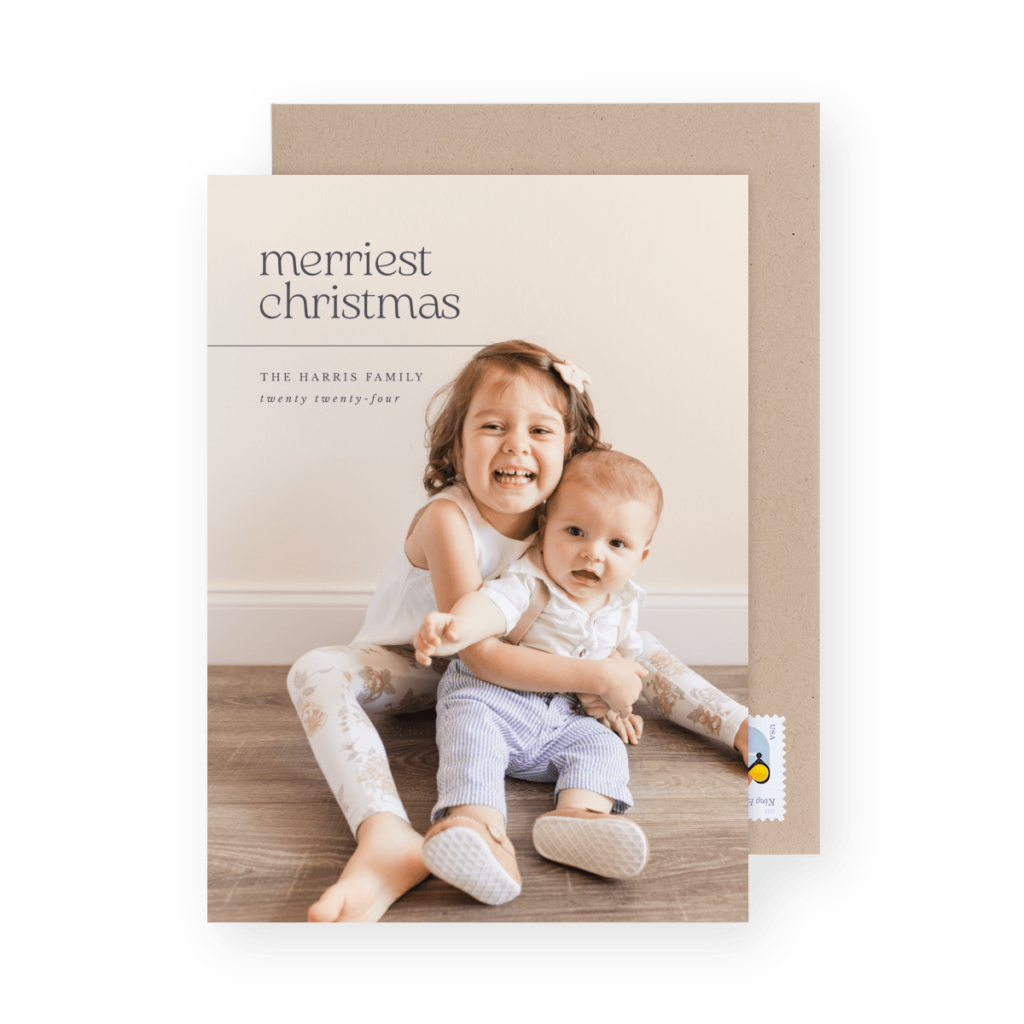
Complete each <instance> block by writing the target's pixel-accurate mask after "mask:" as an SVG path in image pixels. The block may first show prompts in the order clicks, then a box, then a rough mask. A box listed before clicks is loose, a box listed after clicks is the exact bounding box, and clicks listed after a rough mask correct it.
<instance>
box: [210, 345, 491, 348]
mask: <svg viewBox="0 0 1024 1024" xmlns="http://www.w3.org/2000/svg"><path fill="white" fill-rule="evenodd" d="M206 347H207V348H485V347H486V346H485V345H207V346H206Z"/></svg>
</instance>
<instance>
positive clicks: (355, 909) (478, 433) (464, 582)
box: [288, 341, 747, 921]
mask: <svg viewBox="0 0 1024 1024" xmlns="http://www.w3.org/2000/svg"><path fill="white" fill-rule="evenodd" d="M585 384H586V378H585V376H584V375H583V374H582V373H581V372H580V371H579V370H578V369H576V368H575V367H574V366H573V365H572V364H571V363H568V362H562V361H559V360H557V359H556V358H555V357H554V356H553V355H552V354H551V353H550V352H548V351H547V350H546V349H543V348H541V347H539V346H536V345H531V344H529V343H527V342H522V341H511V342H503V343H500V344H497V345H491V346H488V347H487V348H484V349H482V350H481V351H480V352H478V353H477V355H476V356H475V357H474V358H473V359H472V360H470V362H469V363H468V364H467V365H466V366H465V367H464V368H463V369H462V370H461V371H460V373H459V374H458V375H457V376H456V378H455V380H454V381H452V382H451V383H450V384H449V385H447V386H446V387H445V388H443V389H442V390H441V391H440V392H439V393H438V395H437V396H435V401H436V402H438V403H439V404H440V411H439V412H438V414H437V415H436V417H434V419H433V421H432V423H431V425H430V428H429V431H428V441H429V446H430V458H429V462H428V465H427V471H426V474H425V477H424V486H425V487H426V489H427V492H428V493H429V494H430V498H429V499H428V502H427V504H426V505H425V506H424V507H423V508H422V509H420V511H419V512H418V513H417V514H416V515H415V516H414V517H413V521H412V524H411V525H410V527H409V532H408V534H407V536H406V541H405V545H404V547H403V548H402V549H401V550H400V551H399V552H398V554H397V555H396V557H395V559H394V560H393V561H392V563H391V565H390V566H389V568H388V570H387V572H386V574H385V577H384V580H383V581H382V583H381V585H380V586H379V587H378V589H377V591H376V593H375V594H374V597H373V600H372V601H371V603H370V608H369V609H368V611H367V615H366V621H365V623H364V625H363V628H362V630H361V631H360V633H359V635H358V636H357V637H356V639H355V641H354V642H353V643H352V644H351V645H348V646H343V647H324V648H319V649H317V650H315V651H311V652H309V653H308V654H305V655H303V656H302V657H301V658H300V659H299V660H298V661H297V662H296V663H295V665H294V666H293V667H292V670H291V672H290V673H289V676H288V690H289V693H290V694H291V697H292V700H293V702H294V703H295V707H296V710H297V711H298V713H299V717H300V718H301V720H302V723H303V726H304V728H305V730H306V735H307V736H308V738H309V741H310V745H311V746H312V748H313V752H314V755H315V756H316V759H317V762H318V763H319V765H320V768H321V771H323V773H324V776H325V778H326V779H327V782H328V784H329V785H330V787H331V790H332V791H333V792H334V794H335V796H336V798H337V800H338V803H339V804H340V806H341V809H342V812H343V813H344V815H345V817H346V819H347V821H348V823H349V826H350V827H351V828H352V830H353V832H354V833H355V836H356V842H357V846H356V851H355V853H354V854H353V855H352V857H351V859H350V860H349V862H348V863H347V864H346V865H345V868H344V870H343V871H342V873H341V877H340V878H339V879H338V881H337V882H336V883H335V884H334V885H332V886H331V887H330V888H329V889H327V890H326V892H324V894H323V895H322V896H321V897H320V899H319V900H318V901H317V902H316V903H314V904H313V906H312V907H310V911H309V918H310V920H311V921H376V920H379V919H380V917H381V916H383V914H384V912H385V911H386V910H387V908H388V907H389V906H390V905H391V904H392V903H393V902H394V901H395V900H396V899H397V898H398V897H399V896H401V895H402V894H403V893H404V892H406V891H407V890H409V889H410V888H412V887H413V886H414V885H416V884H417V883H419V882H421V881H422V880H423V879H424V878H426V877H427V874H428V872H427V869H426V867H425V866H424V864H423V858H422V845H423V837H422V836H420V835H419V833H417V832H416V831H415V830H414V829H413V828H412V826H411V825H410V824H409V820H408V817H407V815H406V813H405V810H404V808H403V807H402V803H401V800H400V799H399V797H398V793H397V791H396V789H395V784H394V781H393V779H392V777H391V773H390V770H389V769H388V765H387V760H386V758H385V756H384V751H383V748H382V744H381V742H380V738H379V736H378V735H377V732H376V730H375V729H374V728H373V725H372V724H371V722H370V720H369V719H368V718H367V716H366V714H365V713H364V712H363V710H362V708H363V707H366V708H369V709H371V710H374V711H391V712H395V713H401V712H407V711H417V710H421V709H423V708H427V707H431V706H433V704H434V703H435V699H436V692H437V683H438V680H439V678H440V676H441V674H443V672H444V669H445V663H444V661H443V659H436V658H435V659H434V663H433V665H431V667H430V668H424V667H422V666H420V665H418V664H417V663H416V660H415V655H414V652H413V648H412V638H413V636H414V635H415V633H416V631H417V629H418V628H419V626H420V624H421V623H422V621H423V618H424V616H425V615H426V614H427V613H428V612H431V611H435V610H439V611H444V612H447V611H449V610H450V609H451V607H452V606H453V605H454V604H455V602H456V601H457V600H458V599H459V598H460V597H462V596H463V595H464V594H467V593H470V592H472V591H474V590H476V589H477V588H478V587H479V586H480V584H481V583H482V581H483V580H484V579H485V578H488V577H492V576H495V575H496V574H497V573H498V572H500V571H501V570H502V569H504V568H505V567H506V566H507V565H508V564H509V563H510V562H513V561H515V560H516V559H517V558H518V557H519V556H520V555H522V554H523V553H524V552H525V551H526V550H527V549H528V548H529V547H530V545H531V543H532V541H533V537H534V533H535V531H536V528H537V516H538V512H539V511H540V506H541V505H542V503H543V502H544V501H545V499H546V498H547V497H548V496H549V495H550V494H551V493H552V491H553V490H554V489H555V485H556V484H557V483H558V481H559V479H560V478H561V474H562V466H563V464H564V462H565V461H566V460H568V459H569V458H571V457H572V456H573V455H576V454H578V453H580V452H584V451H590V450H592V449H595V448H607V447H608V445H606V444H604V443H602V442H601V439H600V427H599V426H598V423H597V420H596V417H595V416H594V412H593V407H592V405H591V402H590V398H589V397H588V396H587V395H586V393H585ZM641 635H642V637H643V639H644V651H643V654H642V655H641V658H640V659H638V660H639V661H640V662H641V664H639V665H638V664H637V662H635V661H627V660H622V661H613V660H606V661H586V660H583V659H571V658H564V657H558V656H556V655H551V654H547V653H545V652H542V651H537V650H532V649H530V648H525V647H512V646H510V645H507V644H503V643H502V642H501V641H500V640H497V639H495V638H490V639H488V640H484V641H483V642H482V643H480V644H478V645H476V646H474V647H473V648H471V649H470V650H467V651H464V652H462V660H463V661H464V662H465V663H466V664H467V665H468V666H469V668H470V669H471V671H473V673H474V674H475V675H476V676H477V677H478V678H481V679H486V680H487V681H489V682H491V683H495V684H497V685H499V686H504V687H507V688H509V689H517V690H534V691H538V692H551V691H567V692H576V693H581V694H596V695H598V696H599V697H601V698H602V700H603V701H604V702H605V704H607V706H608V707H610V708H611V709H613V710H621V711H623V712H624V713H625V714H628V709H629V707H630V705H632V704H633V702H634V701H635V699H636V697H637V695H638V693H639V691H640V688H641V679H640V677H641V676H644V677H645V678H644V680H643V684H644V685H643V690H644V694H645V696H646V697H647V699H648V700H650V701H651V703H652V704H654V706H655V707H657V708H659V709H660V710H661V711H663V712H665V713H666V714H667V715H669V717H671V718H672V719H673V721H676V722H678V723H679V724H680V725H683V726H684V727H686V728H696V727H698V726H700V727H702V728H703V730H704V732H705V733H707V734H709V735H712V736H714V737H715V738H717V739H720V740H722V741H723V742H725V743H727V744H729V745H735V746H736V747H737V749H739V750H740V753H741V754H742V755H743V757H744V761H745V760H746V751H745V749H744V747H745V743H744V739H745V735H744V734H745V732H746V715H747V712H746V709H745V708H744V707H742V706H741V705H739V704H737V703H736V702H735V701H733V700H731V699H730V698H728V697H726V696H725V695H724V694H722V693H720V692H719V691H718V690H716V689H715V688H714V687H711V686H710V685H709V684H708V683H707V682H706V681H705V680H703V679H701V678H700V677H699V676H698V675H696V673H693V672H691V671H690V670H689V669H688V668H686V666H684V665H683V664H681V663H680V662H678V661H677V660H676V659H675V658H673V657H672V655H671V654H669V653H668V652H667V651H666V650H665V649H664V648H662V647H661V646H660V644H658V643H657V641H656V640H654V638H653V637H651V636H650V635H649V634H641ZM641 665H646V666H648V668H644V667H641Z"/></svg>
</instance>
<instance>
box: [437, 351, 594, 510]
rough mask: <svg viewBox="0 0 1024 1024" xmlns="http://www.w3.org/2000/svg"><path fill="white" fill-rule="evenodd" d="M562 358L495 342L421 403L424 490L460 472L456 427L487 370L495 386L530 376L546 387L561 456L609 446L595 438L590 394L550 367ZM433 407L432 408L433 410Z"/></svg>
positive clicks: (446, 482) (442, 484) (459, 434)
mask: <svg viewBox="0 0 1024 1024" xmlns="http://www.w3.org/2000/svg"><path fill="white" fill-rule="evenodd" d="M560 362H562V360H561V359H559V358H558V357H557V356H554V355H552V354H551V353H550V352H549V351H548V350H547V349H546V348H541V346H540V345H534V344H531V343H530V342H528V341H500V342H498V343H497V344H496V345H488V346H487V347H486V348H482V349H481V350H480V351H479V352H477V354H476V355H475V356H474V357H473V358H472V359H471V360H470V361H469V362H468V363H466V365H465V366H464V367H463V368H462V369H461V370H460V371H459V372H458V374H457V375H456V377H455V379H454V380H452V381H450V382H449V383H447V384H445V386H444V387H443V388H441V390H440V391H438V392H437V394H436V395H434V397H433V398H432V399H431V400H430V404H429V406H428V407H427V438H426V441H427V447H428V448H429V449H430V458H429V460H428V462H427V469H426V472H425V473H424V475H423V486H424V487H425V488H426V489H427V492H428V493H429V494H433V493H434V492H435V491H438V490H440V489H441V488H442V487H450V486H451V485H452V484H453V483H455V482H456V480H458V479H459V477H460V476H461V474H462V425H463V423H464V422H465V420H466V413H467V412H468V411H469V405H470V402H472V401H473V395H474V394H475V393H476V389H477V388H478V387H479V386H480V384H481V382H482V381H483V379H484V378H485V377H486V376H487V375H488V374H489V373H492V372H495V373H498V374H500V380H501V386H502V387H503V388H504V387H508V385H509V384H511V383H512V380H513V379H514V378H515V377H525V376H528V375H533V376H534V377H536V378H537V379H538V380H539V381H540V383H541V384H542V386H544V387H546V388H548V390H549V393H550V396H551V400H552V404H553V405H554V406H555V407H556V408H558V409H560V410H561V412H562V418H563V419H564V421H565V458H566V459H570V458H572V456H574V455H579V454H580V453H581V452H589V451H594V450H595V449H605V448H611V445H610V444H605V443H604V442H603V441H602V440H601V427H600V425H599V424H598V422H597V417H596V416H595V415H594V407H593V405H592V404H591V401H590V396H589V395H586V394H583V393H581V392H579V391H577V390H576V388H574V387H571V386H570V385H568V384H566V383H565V381H563V380H562V378H561V377H560V376H559V375H558V373H557V371H555V370H553V369H552V366H553V365H554V364H555V363H560ZM435 410H436V412H435Z"/></svg>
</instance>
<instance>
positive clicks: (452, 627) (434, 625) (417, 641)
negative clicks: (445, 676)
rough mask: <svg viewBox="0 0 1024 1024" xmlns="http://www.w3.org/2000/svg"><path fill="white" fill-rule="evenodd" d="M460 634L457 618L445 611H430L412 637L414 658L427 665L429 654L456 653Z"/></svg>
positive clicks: (445, 654)
mask: <svg viewBox="0 0 1024 1024" xmlns="http://www.w3.org/2000/svg"><path fill="white" fill-rule="evenodd" d="M461 635H462V633H461V630H460V628H459V620H458V619H457V618H456V617H455V616H454V615H451V614H449V613H447V612H430V613H429V614H428V615H427V617H426V618H425V619H424V620H423V625H422V626H420V631H419V632H418V633H417V634H416V635H415V636H414V637H413V638H412V645H413V647H415V648H416V660H417V661H418V662H419V663H420V664H421V665H429V664H430V658H431V655H434V654H436V655H437V656H438V657H439V658H443V657H446V656H447V655H449V654H457V653H458V650H459V648H458V641H459V637H460V636H461Z"/></svg>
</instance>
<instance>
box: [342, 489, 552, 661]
mask: <svg viewBox="0 0 1024 1024" xmlns="http://www.w3.org/2000/svg"><path fill="white" fill-rule="evenodd" d="M442 498H443V499H445V500H447V501H454V502H455V504H456V505H458V506H459V508H461V509H462V513H463V515H464V516H465V517H466V522H467V523H468V524H469V531H470V533H471V534H472V535H473V548H474V550H475V551H476V560H477V564H478V565H479V566H480V575H481V576H482V577H483V578H484V579H485V580H488V579H493V578H494V577H496V576H497V575H498V574H499V573H500V572H501V571H502V569H504V568H505V567H506V566H507V565H509V564H510V563H511V562H514V561H515V560H516V559H517V558H519V557H520V555H522V554H524V553H525V552H526V550H527V549H528V548H529V547H530V545H531V544H533V542H534V539H535V538H536V536H537V535H536V534H535V533H534V534H531V535H530V536H529V537H527V538H526V540H513V539H512V538H511V537H505V536H503V535H502V534H500V533H498V531H497V530H496V529H495V528H494V527H493V526H491V524H490V523H488V522H487V520H486V519H484V517H483V516H482V515H480V511H479V509H477V507H476V504H475V503H474V501H473V499H472V497H471V496H470V494H469V491H467V490H466V488H465V487H464V486H463V485H462V484H453V485H452V486H451V487H447V488H445V489H444V490H443V491H441V492H440V493H438V494H435V495H433V496H432V497H430V498H428V499H427V505H429V504H430V503H431V502H432V501H439V500H441V499H442ZM436 611H437V601H436V600H435V599H434V588H433V586H432V585H431V583H430V572H429V571H428V570H426V569H417V568H416V566H415V565H413V564H412V563H411V562H410V561H409V559H408V557H407V556H406V554H405V544H404V543H403V544H402V546H401V548H399V551H398V554H396V555H395V557H394V558H393V559H392V560H391V564H390V565H389V566H388V568H387V572H385V573H384V579H382V580H381V581H380V584H379V585H378V587H377V589H376V590H375V591H374V594H373V597H372V598H371V599H370V607H369V608H368V609H367V610H366V619H365V620H364V622H363V628H362V629H361V630H359V633H358V635H357V636H356V638H355V640H353V641H352V643H354V644H411V643H412V638H413V637H414V636H415V635H416V633H417V632H418V631H419V628H420V626H421V625H422V624H423V617H424V616H425V615H426V614H427V613H428V612H436Z"/></svg>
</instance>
